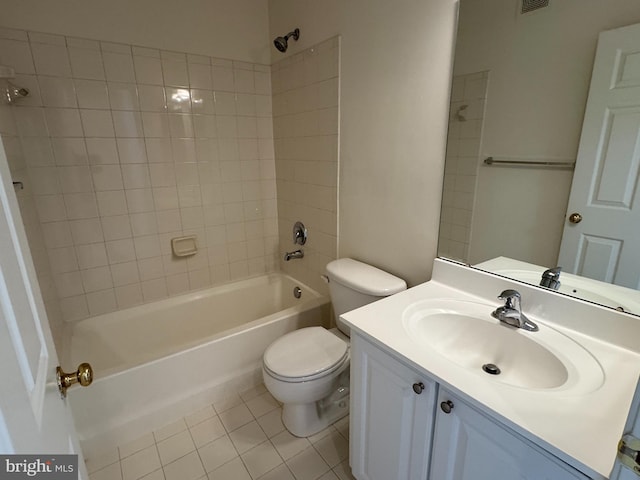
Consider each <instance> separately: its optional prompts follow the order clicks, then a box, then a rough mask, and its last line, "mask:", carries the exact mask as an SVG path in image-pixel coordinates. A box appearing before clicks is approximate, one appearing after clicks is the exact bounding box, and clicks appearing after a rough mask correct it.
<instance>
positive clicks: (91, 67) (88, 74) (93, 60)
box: [69, 47, 105, 80]
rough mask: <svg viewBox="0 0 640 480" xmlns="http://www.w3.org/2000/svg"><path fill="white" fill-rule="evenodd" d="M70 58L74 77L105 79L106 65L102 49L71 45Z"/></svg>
mask: <svg viewBox="0 0 640 480" xmlns="http://www.w3.org/2000/svg"><path fill="white" fill-rule="evenodd" d="M69 60H70V62H71V70H72V72H73V77H74V78H85V79H90V80H104V79H105V75H104V67H103V65H102V54H101V53H100V51H97V50H93V49H87V48H73V47H69Z"/></svg>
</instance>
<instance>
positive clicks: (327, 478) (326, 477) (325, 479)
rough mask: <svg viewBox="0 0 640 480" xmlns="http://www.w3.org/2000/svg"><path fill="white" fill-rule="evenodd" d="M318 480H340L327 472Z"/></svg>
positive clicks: (330, 472)
mask: <svg viewBox="0 0 640 480" xmlns="http://www.w3.org/2000/svg"><path fill="white" fill-rule="evenodd" d="M318 480H340V479H339V478H338V477H336V474H335V473H333V472H332V471H331V470H329V471H328V472H327V473H325V474H324V475H322V476H321V477H320V478H318Z"/></svg>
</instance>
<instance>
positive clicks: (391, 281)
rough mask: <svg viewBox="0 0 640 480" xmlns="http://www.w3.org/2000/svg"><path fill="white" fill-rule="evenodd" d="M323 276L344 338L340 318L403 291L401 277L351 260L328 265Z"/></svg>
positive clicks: (346, 327) (347, 259) (347, 333)
mask: <svg viewBox="0 0 640 480" xmlns="http://www.w3.org/2000/svg"><path fill="white" fill-rule="evenodd" d="M327 276H328V277H329V293H330V295H331V303H332V304H333V312H334V313H335V315H336V323H337V325H338V328H339V329H340V331H341V332H343V333H344V334H345V335H349V327H348V326H347V325H346V324H345V323H344V322H342V320H340V315H342V314H343V313H346V312H349V311H351V310H354V309H356V308H358V307H362V306H363V305H367V304H368V303H372V302H375V301H376V300H380V299H381V298H384V297H388V296H389V295H393V294H394V293H398V292H401V291H402V290H406V288H407V284H406V282H405V281H404V280H402V279H401V278H398V277H396V276H394V275H391V274H390V273H387V272H385V271H383V270H380V269H379V268H376V267H373V266H371V265H367V264H366V263H362V262H358V261H357V260H353V259H351V258H340V259H338V260H334V261H332V262H329V263H328V264H327Z"/></svg>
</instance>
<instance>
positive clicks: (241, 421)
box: [219, 403, 254, 432]
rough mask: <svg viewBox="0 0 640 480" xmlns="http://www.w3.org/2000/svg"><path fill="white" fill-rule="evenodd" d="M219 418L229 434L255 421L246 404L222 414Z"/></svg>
mask: <svg viewBox="0 0 640 480" xmlns="http://www.w3.org/2000/svg"><path fill="white" fill-rule="evenodd" d="M219 417H220V420H221V421H222V424H223V425H224V428H226V429H227V432H233V431H234V430H236V429H237V428H240V427H241V426H243V425H246V424H247V423H249V422H251V421H252V420H253V419H254V418H253V415H252V414H251V412H250V411H249V409H248V408H247V406H246V405H245V404H244V403H243V404H241V405H238V406H236V407H233V408H231V409H229V410H227V411H225V412H222V413H221V414H220V415H219Z"/></svg>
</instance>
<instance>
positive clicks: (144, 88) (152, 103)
mask: <svg viewBox="0 0 640 480" xmlns="http://www.w3.org/2000/svg"><path fill="white" fill-rule="evenodd" d="M138 98H139V100H140V109H141V110H142V111H143V112H164V111H166V100H165V90H164V88H163V87H161V86H152V85H139V86H138Z"/></svg>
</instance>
